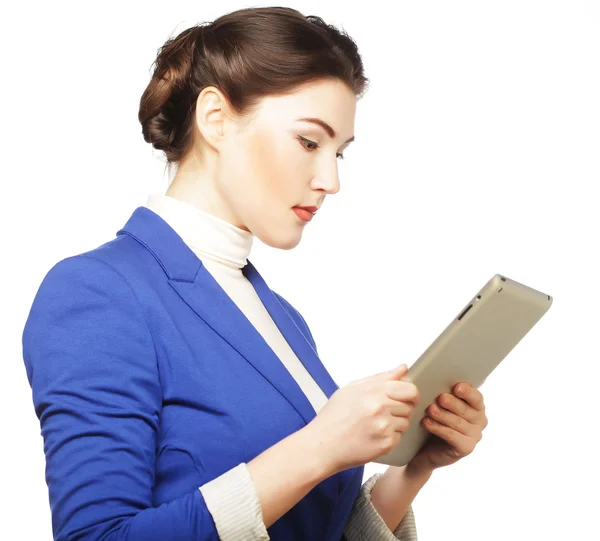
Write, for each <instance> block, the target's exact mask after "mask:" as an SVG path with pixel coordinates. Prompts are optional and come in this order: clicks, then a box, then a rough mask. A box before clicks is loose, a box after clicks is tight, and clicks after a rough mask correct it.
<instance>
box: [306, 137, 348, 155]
mask: <svg viewBox="0 0 600 541" xmlns="http://www.w3.org/2000/svg"><path fill="white" fill-rule="evenodd" d="M298 141H300V144H301V145H302V146H303V147H304V148H305V149H306V150H308V151H309V152H311V151H313V150H316V149H317V148H319V145H318V144H317V143H315V142H314V141H311V140H309V139H306V138H305V137H302V136H301V135H299V136H298ZM304 143H308V144H309V145H315V146H314V148H308V147H307V146H306V145H305V144H304ZM335 156H336V158H341V159H342V160H343V159H344V155H343V154H340V153H338V154H336V155H335Z"/></svg>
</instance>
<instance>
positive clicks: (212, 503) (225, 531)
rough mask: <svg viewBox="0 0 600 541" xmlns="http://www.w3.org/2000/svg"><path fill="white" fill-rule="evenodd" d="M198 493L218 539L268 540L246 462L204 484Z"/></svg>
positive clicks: (227, 540)
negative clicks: (212, 522) (208, 513)
mask: <svg viewBox="0 0 600 541" xmlns="http://www.w3.org/2000/svg"><path fill="white" fill-rule="evenodd" d="M198 490H199V491H200V492H201V493H202V496H203V497H204V501H205V503H206V507H207V508H208V511H209V512H210V514H211V516H212V518H213V520H214V523H215V526H216V527H217V532H218V534H219V539H220V540H222V541H267V540H268V539H270V537H269V534H268V533H267V529H266V527H265V523H264V520H263V515H262V508H261V505H260V500H259V498H258V493H257V492H256V487H255V485H254V481H253V480H252V477H251V476H250V471H249V470H248V465H247V464H246V463H245V462H242V463H240V464H238V465H237V466H236V467H235V468H232V469H230V470H228V471H226V472H225V473H223V474H222V475H220V476H219V477H217V478H215V479H213V480H211V481H209V482H208V483H205V484H204V485H202V486H201V487H199V488H198Z"/></svg>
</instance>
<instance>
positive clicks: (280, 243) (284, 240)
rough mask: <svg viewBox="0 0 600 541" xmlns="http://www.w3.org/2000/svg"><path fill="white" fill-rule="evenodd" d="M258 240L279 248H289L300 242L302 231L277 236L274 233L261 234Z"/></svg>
mask: <svg viewBox="0 0 600 541" xmlns="http://www.w3.org/2000/svg"><path fill="white" fill-rule="evenodd" d="M260 240H261V241H262V242H264V243H265V244H266V245H267V246H271V247H272V248H279V249H280V250H291V249H292V248H295V247H296V246H298V244H300V240H302V233H300V234H295V235H288V236H281V237H278V236H276V235H268V234H267V235H263V236H261V237H260Z"/></svg>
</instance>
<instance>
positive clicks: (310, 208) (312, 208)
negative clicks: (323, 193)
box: [294, 207, 319, 214]
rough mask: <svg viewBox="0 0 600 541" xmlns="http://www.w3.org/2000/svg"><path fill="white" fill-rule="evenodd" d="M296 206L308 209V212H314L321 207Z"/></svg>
mask: <svg viewBox="0 0 600 541" xmlns="http://www.w3.org/2000/svg"><path fill="white" fill-rule="evenodd" d="M294 208H297V209H304V210H307V211H308V212H312V213H313V214H314V213H315V212H317V210H319V207H294Z"/></svg>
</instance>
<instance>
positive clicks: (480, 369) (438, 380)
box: [373, 274, 552, 466]
mask: <svg viewBox="0 0 600 541" xmlns="http://www.w3.org/2000/svg"><path fill="white" fill-rule="evenodd" d="M551 305H552V297H551V296H550V295H547V294H546V293H542V292H540V291H537V290H535V289H533V288H531V287H528V286H526V285H524V284H521V283H519V282H517V281H515V280H511V279H510V278H506V277H505V276H502V275H500V274H496V275H494V276H492V278H490V280H489V281H488V282H487V284H486V285H485V286H484V287H483V288H482V289H481V290H480V291H479V292H478V293H477V294H476V295H475V296H474V297H473V298H472V299H471V301H470V302H469V303H467V305H466V306H465V308H464V309H463V310H461V311H460V312H459V313H458V314H457V316H456V317H455V318H454V320H453V321H452V322H451V323H450V324H449V325H448V327H446V329H445V330H444V331H443V332H442V334H440V336H438V338H437V339H436V340H435V341H434V342H433V343H432V344H431V345H430V346H429V348H427V350H426V351H425V352H424V353H423V354H422V355H421V356H420V357H419V359H418V360H417V361H416V362H415V363H414V364H413V365H412V366H411V367H410V369H409V371H408V372H407V374H406V376H405V377H404V378H403V379H404V380H405V381H412V382H413V383H415V385H416V386H417V387H418V389H419V393H420V401H419V404H418V405H417V406H416V408H415V411H414V415H413V418H412V421H411V424H410V426H409V428H408V430H407V431H406V432H405V433H404V434H403V436H402V439H401V440H400V443H399V444H398V446H397V447H396V448H395V449H394V450H393V451H391V452H390V453H387V454H385V455H382V456H381V457H379V458H377V459H376V460H374V461H373V462H377V463H380V464H388V465H392V466H402V465H404V464H407V463H408V462H409V461H410V460H411V459H412V458H413V457H414V456H415V455H416V454H417V452H418V451H419V450H420V449H421V447H422V446H423V444H424V443H425V442H426V440H427V438H428V437H429V436H430V433H429V432H428V431H427V430H426V429H425V428H424V427H423V426H422V424H421V420H422V419H423V417H424V416H425V410H426V409H427V408H428V407H429V406H430V405H431V404H432V403H433V402H434V401H435V400H436V399H437V397H438V396H439V395H440V394H442V393H444V392H452V389H453V388H454V385H456V384H457V383H458V382H461V381H462V382H467V383H470V384H471V385H472V386H473V387H479V386H480V385H481V384H482V383H483V382H484V381H485V379H486V378H487V377H488V376H489V374H490V373H491V372H492V371H493V370H494V368H496V367H497V366H498V365H499V364H500V362H501V361H502V360H503V359H504V358H505V357H506V356H507V355H508V354H509V353H510V351H511V350H512V349H513V348H514V347H515V346H516V345H517V344H518V343H519V342H520V341H521V339H522V338H523V337H524V336H525V335H526V334H527V333H528V332H529V331H530V330H531V329H532V328H533V326H534V325H535V324H536V323H537V322H538V321H539V320H540V318H541V317H542V316H543V315H544V314H545V313H546V312H547V311H548V309H549V308H550V306H551Z"/></svg>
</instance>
